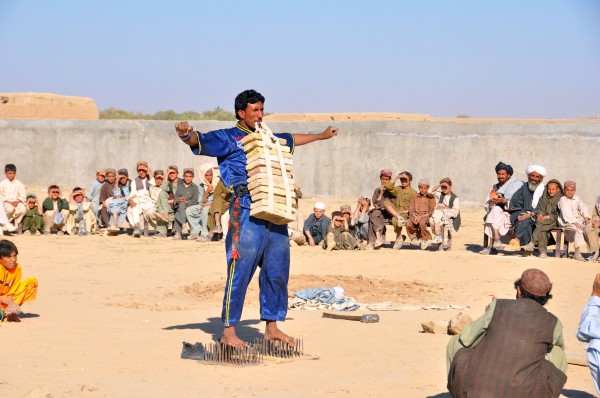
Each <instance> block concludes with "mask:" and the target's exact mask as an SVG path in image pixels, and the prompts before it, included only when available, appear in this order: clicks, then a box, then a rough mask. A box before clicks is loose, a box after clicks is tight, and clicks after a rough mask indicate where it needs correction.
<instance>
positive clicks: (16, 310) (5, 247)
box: [0, 239, 38, 322]
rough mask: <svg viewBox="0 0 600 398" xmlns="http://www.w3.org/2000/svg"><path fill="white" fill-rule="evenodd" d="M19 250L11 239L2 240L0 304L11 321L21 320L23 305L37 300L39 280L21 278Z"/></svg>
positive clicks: (0, 245) (0, 248)
mask: <svg viewBox="0 0 600 398" xmlns="http://www.w3.org/2000/svg"><path fill="white" fill-rule="evenodd" d="M18 254H19V251H18V250H17V246H15V244H14V243H12V242H11V241H9V240H6V239H3V240H0V305H1V306H2V310H3V311H4V313H5V314H6V320H7V321H9V322H21V318H20V317H19V314H21V313H22V312H23V311H21V307H20V306H21V305H23V303H26V302H28V301H33V300H35V296H36V293H37V287H38V281H37V279H35V278H27V279H25V280H23V281H22V280H21V276H22V273H21V266H20V265H19V264H18V263H17V255H18Z"/></svg>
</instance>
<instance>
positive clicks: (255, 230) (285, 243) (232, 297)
mask: <svg viewBox="0 0 600 398" xmlns="http://www.w3.org/2000/svg"><path fill="white" fill-rule="evenodd" d="M249 133H252V131H250V130H248V129H246V128H244V127H242V126H241V125H240V124H239V123H238V124H237V125H236V126H235V127H233V128H229V129H222V130H215V131H210V132H208V133H205V134H201V133H198V132H196V134H197V135H198V142H199V144H198V146H195V147H192V148H191V149H192V152H193V153H194V154H195V155H202V156H212V157H216V158H217V161H218V163H219V171H220V172H221V178H222V180H223V183H224V184H225V185H226V186H227V187H232V188H233V189H234V191H240V190H239V188H240V187H241V188H244V189H245V188H247V182H248V174H247V172H246V154H245V153H244V148H243V146H242V144H241V142H240V140H241V139H242V138H244V137H245V136H246V135H247V134H249ZM275 136H277V137H279V138H283V139H284V140H285V141H286V145H287V146H289V147H290V149H291V152H292V153H293V151H294V136H293V135H292V134H289V133H282V134H275ZM244 189H242V190H241V192H244ZM251 203H252V201H251V199H250V196H249V194H248V192H247V189H245V193H243V194H241V195H239V196H237V197H235V198H234V199H232V201H231V204H230V206H229V212H230V228H229V230H228V231H227V237H226V239H225V252H226V255H227V283H226V285H225V296H224V298H223V311H222V314H221V319H222V320H223V324H224V326H225V327H229V326H235V325H236V324H237V323H238V322H239V321H240V318H241V315H242V308H243V305H244V298H245V296H246V290H247V288H248V284H249V283H250V280H251V279H252V276H253V275H254V272H255V271H256V267H257V266H258V267H260V268H261V271H260V274H259V277H258V282H259V287H260V317H261V319H262V320H266V321H283V320H285V316H286V313H287V294H288V292H287V284H288V278H289V271H290V245H289V239H288V233H287V225H276V224H273V223H271V222H269V221H265V220H261V219H258V218H255V217H252V216H250V204H251ZM236 220H239V225H236V224H237V221H236ZM236 231H237V232H236Z"/></svg>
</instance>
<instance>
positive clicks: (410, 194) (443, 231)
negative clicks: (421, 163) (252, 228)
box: [288, 169, 460, 250]
mask: <svg viewBox="0 0 600 398" xmlns="http://www.w3.org/2000/svg"><path fill="white" fill-rule="evenodd" d="M379 180H380V185H379V186H378V187H377V188H376V189H375V192H374V193H373V197H372V199H369V198H366V197H360V198H358V200H357V202H356V207H355V209H354V211H352V208H351V206H350V205H343V206H341V208H340V210H339V211H334V212H332V214H331V218H329V217H328V216H326V215H325V204H324V203H322V202H317V203H315V205H314V208H313V213H312V214H310V215H309V216H308V218H306V220H304V218H303V217H302V214H301V213H300V212H298V213H297V219H296V221H294V222H292V223H290V224H289V226H288V230H289V235H290V241H293V242H294V243H295V244H297V245H305V244H306V245H310V246H315V245H322V247H323V248H324V249H326V250H353V249H366V250H372V249H378V248H380V247H382V246H383V245H384V243H385V233H386V224H387V225H391V226H392V227H393V228H394V232H395V235H396V236H395V241H394V244H393V248H394V249H396V250H400V249H402V246H403V245H404V243H405V240H407V237H408V240H409V241H410V242H409V243H410V244H413V245H418V246H420V247H421V249H427V248H428V247H429V246H430V244H433V245H434V246H435V247H436V248H438V249H439V250H448V249H449V248H450V247H451V242H452V235H453V233H454V231H457V230H458V228H459V227H460V201H459V199H458V197H457V196H456V195H455V194H454V193H453V192H452V180H450V178H448V177H446V178H442V179H441V180H440V181H439V183H438V184H437V185H435V186H431V184H430V182H429V180H428V179H427V178H422V179H420V180H419V181H418V184H417V189H418V191H415V190H414V189H413V188H412V186H411V183H412V180H413V177H412V174H411V173H410V172H408V171H403V172H401V173H399V174H398V175H397V176H396V177H394V178H393V179H392V171H391V170H388V169H384V170H381V171H380V173H379ZM398 180H400V184H399V185H396V181H398ZM402 228H406V235H403V234H402ZM430 229H431V231H430Z"/></svg>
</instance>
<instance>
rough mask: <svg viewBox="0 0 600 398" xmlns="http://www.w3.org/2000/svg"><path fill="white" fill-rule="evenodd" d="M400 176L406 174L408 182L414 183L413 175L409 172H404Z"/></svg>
mask: <svg viewBox="0 0 600 398" xmlns="http://www.w3.org/2000/svg"><path fill="white" fill-rule="evenodd" d="M400 174H406V175H407V176H408V180H409V181H412V180H413V176H412V174H411V173H410V172H409V171H403V172H402V173H400Z"/></svg>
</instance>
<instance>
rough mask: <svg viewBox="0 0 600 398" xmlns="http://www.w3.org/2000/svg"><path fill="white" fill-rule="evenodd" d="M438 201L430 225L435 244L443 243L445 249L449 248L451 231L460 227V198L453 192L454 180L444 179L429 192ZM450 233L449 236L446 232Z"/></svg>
mask: <svg viewBox="0 0 600 398" xmlns="http://www.w3.org/2000/svg"><path fill="white" fill-rule="evenodd" d="M429 193H431V194H432V195H433V196H434V198H435V201H436V203H437V204H436V205H435V210H433V215H432V216H431V220H430V224H431V226H432V229H433V234H434V235H435V236H434V237H433V243H435V244H440V243H443V245H442V247H443V248H448V238H449V236H450V235H451V231H452V230H454V231H457V230H458V227H460V203H459V200H458V197H457V196H456V195H455V194H454V193H453V192H452V180H450V178H449V177H445V178H442V179H441V180H440V183H439V184H438V185H436V186H435V187H432V188H431V189H430V190H429ZM446 231H448V234H446V233H445V232H446Z"/></svg>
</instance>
